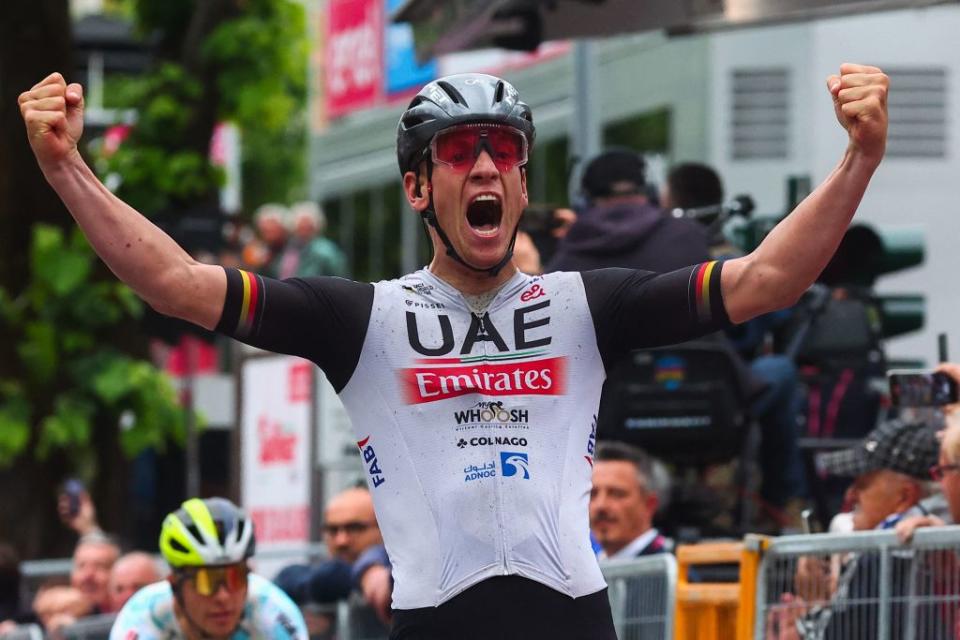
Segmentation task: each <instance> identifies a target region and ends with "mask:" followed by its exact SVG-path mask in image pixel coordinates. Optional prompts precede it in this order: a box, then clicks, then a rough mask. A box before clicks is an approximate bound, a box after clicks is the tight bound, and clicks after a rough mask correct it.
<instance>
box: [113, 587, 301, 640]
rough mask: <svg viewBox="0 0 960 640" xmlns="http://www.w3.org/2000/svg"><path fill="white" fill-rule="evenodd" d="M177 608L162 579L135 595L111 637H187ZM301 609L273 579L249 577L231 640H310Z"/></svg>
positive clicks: (144, 639)
mask: <svg viewBox="0 0 960 640" xmlns="http://www.w3.org/2000/svg"><path fill="white" fill-rule="evenodd" d="M184 637H185V636H184V633H183V630H181V629H180V624H179V623H178V622H177V617H176V615H174V610H173V589H172V588H171V587H170V583H169V582H168V581H167V580H161V581H160V582H155V583H153V584H151V585H148V586H146V587H144V588H143V589H140V591H138V592H136V593H135V594H134V595H133V597H131V598H130V599H129V600H128V601H127V603H126V604H125V605H123V609H121V610H120V613H119V614H117V619H116V621H115V622H114V623H113V627H112V628H111V629H110V640H177V639H178V638H184ZM307 638H308V635H307V626H306V624H305V623H304V621H303V615H302V614H301V613H300V609H299V608H298V607H297V605H295V604H294V603H293V600H291V599H290V598H289V597H288V596H287V594H285V593H284V592H283V591H281V590H280V588H279V587H277V586H275V585H274V584H273V583H271V582H270V581H269V580H266V579H264V578H261V577H260V576H258V575H256V574H254V573H251V574H250V575H249V576H248V577H247V602H246V604H245V605H244V608H243V615H242V616H241V617H240V623H239V624H238V625H237V629H236V631H234V632H233V634H231V636H230V640H307Z"/></svg>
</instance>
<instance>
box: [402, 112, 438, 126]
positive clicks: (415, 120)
mask: <svg viewBox="0 0 960 640" xmlns="http://www.w3.org/2000/svg"><path fill="white" fill-rule="evenodd" d="M432 120H434V118H431V117H429V116H427V115H420V114H410V115H408V116H407V117H406V118H404V119H403V128H404V129H413V128H414V127H419V126H420V125H422V124H423V123H424V122H430V121H432Z"/></svg>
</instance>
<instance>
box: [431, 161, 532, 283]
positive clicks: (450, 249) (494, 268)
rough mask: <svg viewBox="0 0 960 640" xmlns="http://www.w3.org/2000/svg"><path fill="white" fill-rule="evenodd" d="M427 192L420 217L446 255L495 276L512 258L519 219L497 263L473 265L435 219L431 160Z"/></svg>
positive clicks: (474, 269) (473, 269) (471, 267)
mask: <svg viewBox="0 0 960 640" xmlns="http://www.w3.org/2000/svg"><path fill="white" fill-rule="evenodd" d="M426 162H427V193H428V194H430V203H429V204H428V205H427V208H426V209H424V210H423V211H421V212H420V218H421V219H422V220H423V221H424V222H425V223H426V224H428V225H430V226H431V227H433V229H434V231H436V232H437V235H438V236H439V237H440V242H442V243H443V246H444V247H446V249H447V255H448V256H450V257H451V258H453V259H454V260H455V261H456V262H459V263H460V264H462V265H463V266H465V267H466V268H467V269H470V270H471V271H476V272H477V273H486V274H487V275H488V276H490V277H491V278H495V277H497V274H499V273H500V271H502V270H503V268H504V267H505V266H507V263H509V262H510V259H511V258H513V245H514V244H516V242H517V231H519V230H520V221H519V220H517V224H516V226H514V227H513V235H512V236H511V237H510V246H508V247H507V252H506V253H505V254H504V255H503V258H501V259H500V261H499V262H497V264H495V265H493V266H492V267H487V268H482V267H475V266H473V265H472V264H470V263H469V262H467V261H466V260H464V259H463V258H462V257H461V256H460V254H459V253H457V250H456V249H454V248H453V244H452V243H451V242H450V238H449V237H447V234H446V233H444V231H443V229H442V228H441V227H440V222H439V221H438V220H437V212H436V209H435V208H434V204H433V189H432V188H431V186H430V185H432V184H433V162H431V161H430V160H427V161H426Z"/></svg>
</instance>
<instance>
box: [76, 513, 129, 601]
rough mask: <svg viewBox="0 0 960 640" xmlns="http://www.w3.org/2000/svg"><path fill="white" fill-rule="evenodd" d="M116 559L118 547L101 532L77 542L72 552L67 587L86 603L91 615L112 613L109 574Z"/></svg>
mask: <svg viewBox="0 0 960 640" xmlns="http://www.w3.org/2000/svg"><path fill="white" fill-rule="evenodd" d="M119 557H120V546H119V545H118V544H117V543H116V541H115V540H114V539H113V538H111V537H110V536H108V535H106V534H104V533H102V532H100V531H95V532H93V533H88V534H87V535H85V536H83V537H82V538H80V541H79V542H78V543H77V546H76V548H75V549H74V551H73V569H72V570H71V572H70V586H72V587H73V588H75V589H77V590H78V591H79V592H80V593H82V594H83V595H84V597H86V598H87V600H89V602H90V604H91V605H93V610H92V612H93V613H106V612H109V611H111V606H110V589H109V584H110V570H111V569H112V568H113V564H114V563H115V562H116V561H117V558H119Z"/></svg>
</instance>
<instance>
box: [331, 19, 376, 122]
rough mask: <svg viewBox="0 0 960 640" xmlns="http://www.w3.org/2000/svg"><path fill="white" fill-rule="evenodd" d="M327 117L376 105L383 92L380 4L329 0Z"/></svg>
mask: <svg viewBox="0 0 960 640" xmlns="http://www.w3.org/2000/svg"><path fill="white" fill-rule="evenodd" d="M325 63H326V74H325V78H326V82H325V85H326V86H325V94H326V97H327V113H328V114H329V115H330V116H331V117H336V116H340V115H343V114H345V113H348V112H350V111H353V110H355V109H362V108H364V107H370V106H373V105H375V104H376V103H377V102H378V101H379V100H380V97H381V95H382V92H383V0H330V2H329V4H328V15H327V39H326V54H325Z"/></svg>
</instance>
